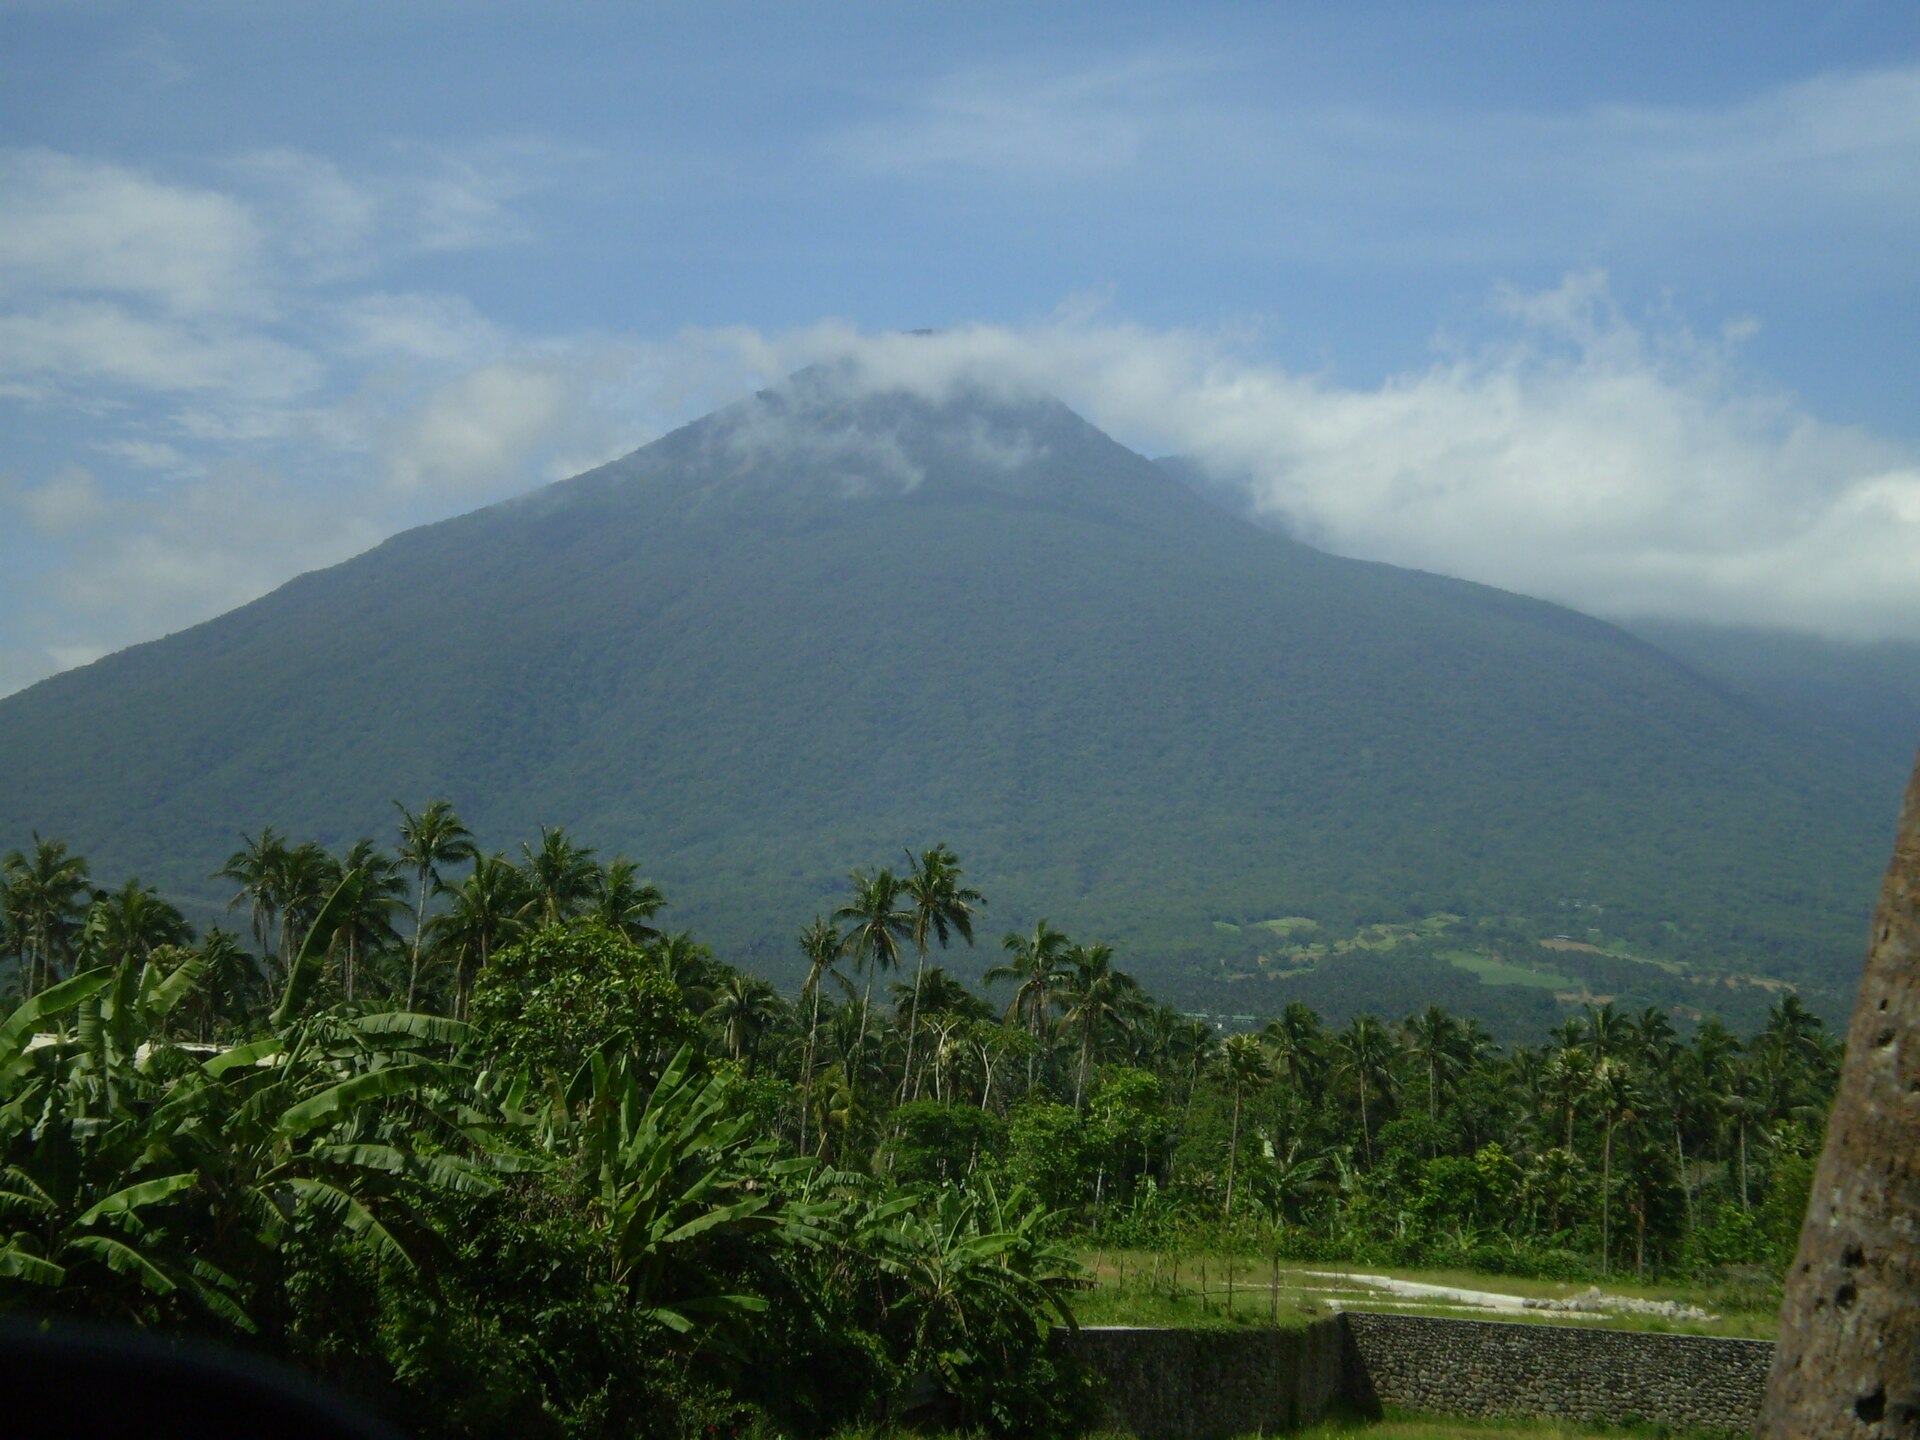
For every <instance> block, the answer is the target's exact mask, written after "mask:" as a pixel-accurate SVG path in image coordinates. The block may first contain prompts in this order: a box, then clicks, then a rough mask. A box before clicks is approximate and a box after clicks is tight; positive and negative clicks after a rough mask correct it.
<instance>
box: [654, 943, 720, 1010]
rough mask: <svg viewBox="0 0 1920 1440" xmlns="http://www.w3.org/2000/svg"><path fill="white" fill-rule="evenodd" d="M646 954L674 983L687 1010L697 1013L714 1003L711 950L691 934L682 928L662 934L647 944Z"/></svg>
mask: <svg viewBox="0 0 1920 1440" xmlns="http://www.w3.org/2000/svg"><path fill="white" fill-rule="evenodd" d="M647 954H648V955H649V956H651V957H652V959H653V963H654V964H656V965H658V966H659V967H660V973H661V974H663V975H665V976H666V977H667V979H669V980H671V981H672V982H673V984H674V988H675V989H677V990H678V991H679V992H680V998H681V999H682V1000H684V1001H686V1003H687V1008H688V1009H689V1010H692V1011H695V1012H696V1013H697V1012H699V1011H701V1010H704V1009H706V1008H707V1006H709V1005H711V1004H712V1003H713V996H714V991H715V989H716V981H717V974H716V971H717V967H716V966H715V965H714V963H713V952H712V951H711V950H709V949H708V948H707V947H706V946H704V945H702V944H700V943H699V942H698V941H697V940H695V939H694V938H693V936H692V935H690V934H689V933H687V932H686V931H685V930H681V931H679V932H677V933H675V934H672V935H662V936H661V937H660V938H659V939H658V940H656V941H654V942H653V944H651V945H649V946H648V947H647Z"/></svg>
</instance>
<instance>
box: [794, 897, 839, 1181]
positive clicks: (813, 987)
mask: <svg viewBox="0 0 1920 1440" xmlns="http://www.w3.org/2000/svg"><path fill="white" fill-rule="evenodd" d="M800 953H801V954H802V955H803V956H805V957H806V961H807V979H806V983H805V984H804V985H802V986H801V987H800V999H801V1002H802V1003H803V1004H805V1005H806V1006H807V1007H808V1017H807V1052H806V1058H805V1059H804V1060H802V1061H801V1064H800V1153H801V1154H802V1155H804V1154H806V1153H807V1121H808V1119H809V1118H811V1114H812V1110H813V1057H814V1051H815V1048H816V1046H817V1044H818V1041H819V1038H820V984H821V982H822V981H823V980H825V979H826V977H827V976H828V975H833V976H834V978H835V979H840V978H841V977H840V976H839V974H838V973H837V972H836V971H835V970H834V968H833V967H834V962H835V961H837V960H838V959H839V958H840V932H839V931H838V930H836V929H834V928H833V923H832V922H831V921H829V920H827V919H825V918H823V917H822V916H819V915H816V916H814V917H813V923H812V924H811V925H809V926H807V928H806V929H804V930H802V931H801V932H800ZM841 983H842V984H844V983H845V981H844V980H842V981H841Z"/></svg>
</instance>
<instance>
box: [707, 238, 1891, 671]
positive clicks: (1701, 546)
mask: <svg viewBox="0 0 1920 1440" xmlns="http://www.w3.org/2000/svg"><path fill="white" fill-rule="evenodd" d="M1492 311H1493V315H1494V318H1495V319H1496V320H1497V322H1498V324H1497V325H1496V326H1495V327H1494V330H1493V335H1492V338H1489V339H1486V340H1483V341H1480V342H1478V343H1475V344H1473V345H1471V346H1467V347H1446V348H1441V349H1439V351H1438V355H1437V358H1436V359H1435V360H1434V362H1433V363H1432V364H1431V365H1430V366H1428V367H1426V368H1424V369H1421V370H1418V371H1413V372H1409V373H1406V374H1401V375H1396V376H1393V377H1391V378H1389V379H1388V380H1387V381H1386V382H1385V383H1383V384H1381V385H1378V386H1375V387H1344V386H1340V385H1336V384H1333V383H1330V382H1328V381H1325V380H1323V379H1321V378H1318V377H1315V376H1311V375H1303V374H1299V373H1295V372H1291V371H1288V370H1286V369H1283V368H1280V367H1277V366H1275V365H1272V364H1271V363H1268V362H1265V361H1263V360H1261V359H1259V358H1257V357H1255V356H1253V355H1252V354H1250V353H1249V351H1248V349H1247V347H1246V345H1245V344H1244V343H1241V342H1236V340H1235V339H1234V338H1232V337H1219V336H1214V335H1209V334H1204V333H1198V332H1180V331H1156V330H1148V329H1145V328H1142V327H1139V326H1135V325H1129V324H1127V323H1124V322H1120V321H1113V320H1107V319H1104V318H1101V317H1100V316H1098V315H1092V316H1087V315H1081V316H1077V317H1076V316H1071V315H1069V316H1066V317H1063V318H1061V319H1058V320H1054V321H1050V322H1045V323H1042V324H1038V325H1034V326H1030V327H1024V328H1021V329H1013V328H1007V327H998V326H974V327H967V328H964V329H959V330H955V331H951V332H947V333H944V334H941V335H936V336H927V337H922V336H904V335H883V336H873V335H861V334H857V333H854V332H852V331H849V330H845V329H841V328H837V327H832V326H823V327H819V328H817V329H813V330H808V331H805V332H800V333H796V334H793V335H787V336H774V337H768V336H760V335H753V334H737V333H736V334H732V335H715V336H712V337H707V338H708V340H709V341H710V342H712V343H720V344H731V345H733V346H735V347H736V348H737V349H738V351H739V353H740V354H741V357H742V359H743V361H745V362H746V363H747V364H748V365H749V366H751V367H753V368H755V369H757V370H759V371H760V372H762V373H764V374H767V375H770V376H771V375H776V374H779V373H782V372H784V371H786V370H790V369H792V368H795V367H797V366H798V365H799V364H801V363H806V362H810V361H814V360H818V359H822V358H840V359H845V360H850V361H851V362H852V363H853V365H854V366H855V369H856V373H858V374H859V375H861V376H862V377H863V379H864V383H865V384H867V385H869V386H871V387H873V388H876V389H887V388H904V389H908V390H912V391H916V392H918V393H922V394H925V395H928V396H932V397H942V396H945V395H948V394H951V393H953V391H954V390H955V388H956V387H957V386H961V385H983V386H987V387H996V388H1001V389H1017V390H1027V389H1039V390H1048V391H1053V392H1055V393H1058V394H1060V395H1061V396H1062V397H1063V398H1065V399H1066V400H1067V401H1068V402H1069V403H1070V404H1073V405H1074V406H1075V407H1076V408H1078V409H1080V410H1081V411H1082V412H1083V413H1085V414H1086V415H1087V416H1088V417H1089V418H1090V419H1092V420H1093V421H1094V422H1095V423H1096V424H1099V425H1101V426H1103V427H1104V428H1106V429H1108V430H1110V431H1111V432H1113V433H1114V434H1115V435H1117V436H1118V437H1119V438H1121V439H1123V440H1125V441H1127V442H1128V443H1130V444H1132V445H1134V446H1135V447H1136V448H1140V449H1144V450H1147V451H1149V452H1165V451H1175V452H1179V453H1183V454H1186V455H1190V456H1192V457H1194V458H1195V459H1197V460H1199V461H1201V462H1202V463H1203V464H1205V465H1207V466H1208V467H1209V468H1211V469H1213V470H1215V471H1216V472H1218V473H1219V474H1221V475H1222V476H1224V477H1227V478H1231V479H1233V480H1236V481H1238V482H1240V483H1242V484H1244V485H1245V486H1246V487H1247V490H1248V492H1249V495H1250V497H1251V499H1252V500H1253V502H1254V504H1255V505H1256V507H1257V508H1258V509H1260V510H1261V511H1263V512H1264V513H1266V514H1268V515H1270V516H1272V517H1274V518H1276V519H1278V520H1280V521H1282V522H1284V523H1285V524H1286V526H1287V528H1289V529H1290V530H1291V531H1293V532H1294V533H1296V534H1297V535H1299V536H1300V537H1301V538H1303V539H1306V540H1308V541H1310V542H1312V543H1314V544H1318V545H1321V546H1323V547H1324V548H1327V549H1330V550H1334V551H1337V552H1339V553H1341V554H1347V555H1356V556H1362V557H1365V558H1369V559H1377V560H1386V561H1390V562H1392V563H1394V564H1399V565H1409V566H1415V567H1418V568H1421V569H1427V570H1435V571H1440V572H1442V573H1445V574H1451V575H1459V576H1463V577H1466V578H1469V579H1474V580H1481V581H1485V582H1487V583H1490V584H1494V585H1499V586H1502V587H1505V588H1508V589H1513V590H1519V591H1523V592H1525V593H1528V594H1532V595H1540V596H1544V597H1546V598H1549V599H1554V600H1559V601H1562V602H1565V603H1567V604H1570V605H1573V606H1576V607H1578V608H1581V609H1585V610H1589V611H1591V612H1594V613H1597V614H1601V615H1605V616H1611V617H1617V618H1630V617H1637V616H1666V617H1674V618H1685V619H1693V620H1705V621H1716V622H1727V623H1739V624H1749V625H1765V626H1779V627H1784V628H1789V629H1795V630H1802V631H1811V632H1815V633H1820V634H1825V635H1830V636H1835V637H1843V638H1857V639H1871V638H1888V637H1900V638H1909V639H1913V638H1920V563H1916V560H1915V556H1917V555H1920V456H1916V455H1915V454H1914V453H1913V452H1912V451H1911V450H1910V449H1908V448H1905V447H1902V446H1899V445H1896V444H1893V443H1891V442H1889V441H1886V440H1883V439H1880V438H1877V437H1874V436H1872V435H1868V434H1864V433H1862V432H1860V431H1857V430H1852V429H1847V428H1844V427H1838V426H1832V425H1827V424H1823V423H1822V422H1821V421H1819V420H1818V419H1817V418H1816V417H1814V416H1811V415H1809V414H1807V413H1805V412H1804V410H1803V409H1802V408H1801V407H1799V406H1798V405H1797V404H1796V403H1795V401H1794V400H1793V398H1792V397H1790V396H1786V395H1782V394H1778V393H1775V392H1773V391H1770V390H1769V389H1768V388H1766V387H1765V386H1764V385H1762V384H1760V383H1758V382H1757V381H1755V380H1754V379H1753V378H1752V377H1750V376H1748V375H1746V374H1745V373H1744V372H1743V371H1742V370H1741V368H1740V364H1739V340H1740V333H1739V330H1738V329H1736V331H1735V332H1734V333H1733V334H1730V335H1725V336H1716V337H1704V338H1703V337H1699V336H1696V335H1693V334H1691V333H1690V332H1689V331H1687V330H1686V329H1685V327H1684V326H1683V325H1681V324H1680V323H1679V322H1678V321H1677V320H1675V319H1674V318H1673V317H1656V318H1653V319H1635V318H1632V317H1629V316H1627V315H1625V314H1623V313H1622V312H1621V310H1620V309H1619V308H1618V307H1617V306H1616V304H1615V303H1614V302H1613V300H1612V298H1611V296H1610V294H1609V292H1608V288H1607V284H1606V280H1605V277H1604V276H1602V275H1600V274H1598V273H1594V272H1588V273H1582V274H1578V275H1574V276H1571V277H1569V278H1568V279H1567V280H1566V281H1565V282H1564V283H1563V284H1562V285H1561V286H1559V287H1558V288H1557V289H1555V290H1553V291H1550V292H1547V293H1544V294H1533V295H1526V294H1518V293H1513V292H1502V293H1501V294H1499V295H1498V296H1496V297H1495V299H1494V301H1493V303H1492Z"/></svg>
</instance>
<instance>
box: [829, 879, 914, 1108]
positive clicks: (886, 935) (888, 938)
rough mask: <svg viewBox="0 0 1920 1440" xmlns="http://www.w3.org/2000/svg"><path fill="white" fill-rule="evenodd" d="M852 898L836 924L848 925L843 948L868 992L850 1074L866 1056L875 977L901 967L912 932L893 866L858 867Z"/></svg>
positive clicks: (835, 914)
mask: <svg viewBox="0 0 1920 1440" xmlns="http://www.w3.org/2000/svg"><path fill="white" fill-rule="evenodd" d="M851 878H852V883H853V899H852V900H851V901H849V902H848V903H847V904H845V905H842V906H841V907H840V908H839V909H838V910H836V911H834V912H833V920H834V923H835V924H836V925H845V926H846V927H847V929H846V932H845V933H844V935H843V936H842V937H841V940H840V951H841V953H842V954H844V955H850V956H852V957H853V968H854V969H855V970H856V971H860V970H864V971H865V972H866V976H867V984H866V990H865V993H864V994H863V995H862V996H861V999H860V1053H859V1055H858V1056H856V1058H855V1064H854V1066H853V1069H852V1070H851V1072H850V1073H851V1074H853V1075H855V1076H857V1075H858V1073H859V1064H860V1062H861V1061H863V1060H864V1059H865V1057H866V1045H867V1016H868V1012H869V1010H870V1008H871V1006H872V1003H873V977H874V972H876V971H878V970H897V969H899V968H900V942H901V941H902V940H904V939H906V938H908V937H909V936H911V935H912V933H913V912H912V911H910V910H907V909H905V908H904V906H903V904H902V902H903V901H905V900H906V898H907V895H906V890H905V887H904V886H903V885H902V884H901V883H900V877H899V876H897V875H895V874H894V873H893V871H892V870H890V869H882V870H880V871H879V872H878V873H876V874H874V875H871V876H869V875H867V874H865V873H864V872H862V871H859V870H856V871H854V872H853V875H852V877H851Z"/></svg>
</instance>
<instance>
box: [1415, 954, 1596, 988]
mask: <svg viewBox="0 0 1920 1440" xmlns="http://www.w3.org/2000/svg"><path fill="white" fill-rule="evenodd" d="M1440 958H1441V959H1443V960H1445V961H1447V963H1449V964H1450V965H1453V966H1454V967H1455V968H1457V969H1460V970H1470V971H1472V972H1473V973H1474V974H1475V975H1478V976H1479V977H1480V979H1481V982H1482V983H1483V984H1487V985H1525V986H1528V987H1529V988H1531V989H1535V990H1555V991H1559V990H1567V989H1571V988H1572V987H1574V986H1575V985H1577V984H1578V983H1579V982H1578V981H1576V980H1575V979H1574V978H1573V977H1572V976H1571V975H1560V974H1556V973H1555V972H1553V971H1551V970H1531V969H1528V968H1527V967H1526V966H1525V965H1510V964H1508V963H1507V962H1506V961H1505V960H1501V959H1499V958H1497V957H1495V956H1492V955H1488V954H1485V953H1483V952H1481V951H1479V950H1442V951H1441V952H1440Z"/></svg>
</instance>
